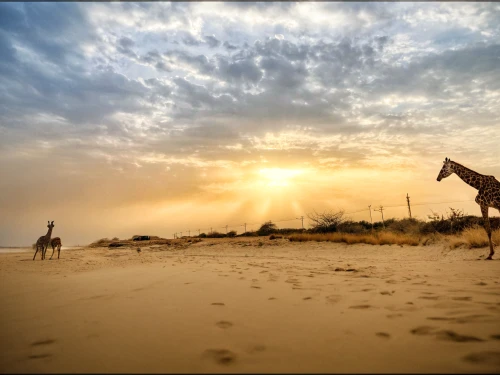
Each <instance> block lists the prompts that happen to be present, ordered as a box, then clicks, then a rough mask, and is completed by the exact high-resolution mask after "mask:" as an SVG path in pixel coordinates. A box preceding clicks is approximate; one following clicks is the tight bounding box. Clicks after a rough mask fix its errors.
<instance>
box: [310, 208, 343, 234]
mask: <svg viewBox="0 0 500 375" xmlns="http://www.w3.org/2000/svg"><path fill="white" fill-rule="evenodd" d="M307 217H308V218H309V220H311V222H312V231H313V232H315V233H328V232H337V227H338V226H339V225H340V224H341V223H342V222H343V221H344V210H340V211H337V212H333V211H325V212H323V213H321V214H319V213H317V212H316V211H313V213H311V214H308V215H307Z"/></svg>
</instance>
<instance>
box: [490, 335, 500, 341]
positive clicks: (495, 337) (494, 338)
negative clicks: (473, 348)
mask: <svg viewBox="0 0 500 375" xmlns="http://www.w3.org/2000/svg"><path fill="white" fill-rule="evenodd" d="M490 338H491V339H493V340H500V335H491V336H490Z"/></svg>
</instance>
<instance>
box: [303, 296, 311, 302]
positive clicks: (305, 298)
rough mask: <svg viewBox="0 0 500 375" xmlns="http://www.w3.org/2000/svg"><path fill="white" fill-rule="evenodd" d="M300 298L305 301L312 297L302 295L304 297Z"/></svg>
mask: <svg viewBox="0 0 500 375" xmlns="http://www.w3.org/2000/svg"><path fill="white" fill-rule="evenodd" d="M302 299H303V300H304V301H307V300H310V299H312V297H304V298H302Z"/></svg>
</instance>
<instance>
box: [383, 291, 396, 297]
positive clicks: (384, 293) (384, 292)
mask: <svg viewBox="0 0 500 375" xmlns="http://www.w3.org/2000/svg"><path fill="white" fill-rule="evenodd" d="M392 293H394V290H393V291H392V292H389V291H388V290H384V291H382V292H380V294H382V295H383V296H392Z"/></svg>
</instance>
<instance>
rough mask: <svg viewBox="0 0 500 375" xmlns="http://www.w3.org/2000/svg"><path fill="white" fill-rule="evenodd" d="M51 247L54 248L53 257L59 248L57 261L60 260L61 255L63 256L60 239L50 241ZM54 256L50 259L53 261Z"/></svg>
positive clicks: (55, 238)
mask: <svg viewBox="0 0 500 375" xmlns="http://www.w3.org/2000/svg"><path fill="white" fill-rule="evenodd" d="M50 246H52V255H54V250H55V248H56V247H57V259H59V255H61V246H62V243H61V239H60V238H59V237H54V238H52V239H51V240H50ZM52 255H51V256H50V258H49V259H52Z"/></svg>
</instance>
